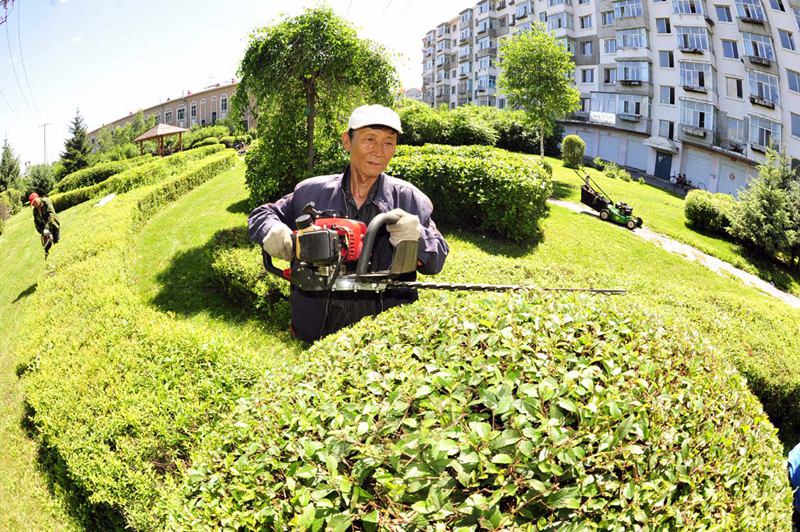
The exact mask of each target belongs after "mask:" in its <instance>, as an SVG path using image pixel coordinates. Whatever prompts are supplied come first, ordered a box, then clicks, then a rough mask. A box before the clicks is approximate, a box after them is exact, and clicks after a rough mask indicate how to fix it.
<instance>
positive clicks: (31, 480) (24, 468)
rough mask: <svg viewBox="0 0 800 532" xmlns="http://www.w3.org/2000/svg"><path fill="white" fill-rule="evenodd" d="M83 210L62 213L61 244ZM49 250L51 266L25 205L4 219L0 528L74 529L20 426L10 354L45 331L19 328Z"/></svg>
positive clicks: (0, 247) (0, 253) (0, 248)
mask: <svg viewBox="0 0 800 532" xmlns="http://www.w3.org/2000/svg"><path fill="white" fill-rule="evenodd" d="M82 211H83V209H74V210H72V211H70V212H67V213H64V214H62V215H61V217H60V219H61V222H62V224H63V227H64V231H63V233H62V234H63V238H64V242H66V245H69V241H70V239H71V238H72V236H73V233H72V231H71V228H72V227H74V224H75V223H76V221H77V220H79V218H80V215H81V212H82ZM62 245H65V244H60V245H59V246H56V248H55V250H54V251H53V253H52V254H51V258H50V260H51V264H50V265H48V264H47V263H45V261H44V252H43V251H42V247H41V245H40V243H39V235H38V233H36V230H35V228H34V225H33V216H32V214H31V211H30V209H26V210H24V211H22V212H21V213H19V214H17V215H16V216H14V217H13V218H12V219H10V220H9V221H8V224H7V225H6V227H5V231H4V232H3V234H2V235H0V277H2V281H0V442H2V452H0V530H74V529H77V527H76V526H75V524H74V523H73V521H72V520H71V519H70V518H69V517H68V516H67V514H66V512H65V511H64V509H63V507H62V505H61V504H60V502H59V500H58V497H54V496H53V494H52V493H51V492H50V491H49V488H48V482H47V478H46V475H45V474H42V471H40V467H39V463H38V458H37V449H36V444H35V443H34V442H33V441H32V440H31V439H29V438H28V437H27V436H26V434H25V431H24V430H23V428H22V419H23V392H22V387H21V386H20V384H19V381H18V379H17V376H16V373H15V360H14V357H13V355H12V353H11V352H10V347H11V344H12V342H13V339H14V338H16V337H22V338H31V339H33V338H34V337H42V336H46V335H47V328H46V325H45V324H42V326H41V327H40V328H37V329H30V328H23V327H22V323H23V316H24V315H25V314H26V312H27V311H28V308H29V304H30V301H31V299H32V297H33V296H34V294H35V293H36V289H37V287H38V279H39V278H40V276H42V275H45V272H46V271H48V267H49V266H52V262H57V261H58V256H59V247H60V246H62Z"/></svg>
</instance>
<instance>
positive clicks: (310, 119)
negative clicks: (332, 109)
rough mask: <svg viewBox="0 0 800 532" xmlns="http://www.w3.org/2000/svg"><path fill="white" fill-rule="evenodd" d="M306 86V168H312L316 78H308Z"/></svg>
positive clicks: (315, 114) (308, 169)
mask: <svg viewBox="0 0 800 532" xmlns="http://www.w3.org/2000/svg"><path fill="white" fill-rule="evenodd" d="M305 86H306V112H307V113H308V114H307V116H306V170H307V171H308V172H309V173H311V171H312V170H313V169H314V119H315V118H316V117H317V80H316V78H308V79H307V80H306V81H305Z"/></svg>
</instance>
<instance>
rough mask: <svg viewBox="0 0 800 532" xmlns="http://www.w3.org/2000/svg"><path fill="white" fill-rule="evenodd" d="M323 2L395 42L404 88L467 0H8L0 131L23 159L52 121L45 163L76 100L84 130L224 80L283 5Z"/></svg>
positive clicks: (31, 155) (37, 148) (35, 152)
mask: <svg viewBox="0 0 800 532" xmlns="http://www.w3.org/2000/svg"><path fill="white" fill-rule="evenodd" d="M323 3H324V4H326V5H328V6H330V7H332V8H333V9H334V10H335V11H336V12H337V13H338V14H339V15H341V16H343V17H345V18H347V19H348V20H349V21H350V22H352V23H353V24H354V25H355V26H356V28H357V29H358V31H359V34H360V35H361V36H362V37H365V38H369V39H372V40H375V41H378V42H380V43H381V44H383V45H384V46H386V47H387V48H389V49H390V50H392V51H393V52H395V54H396V59H395V65H396V67H397V69H398V72H399V73H400V77H401V82H402V84H403V86H404V87H406V88H409V87H419V86H421V84H422V67H421V61H422V54H421V49H422V44H421V41H422V37H423V36H424V34H425V32H426V31H427V30H428V29H430V28H432V27H434V26H435V25H437V24H438V23H440V22H442V21H444V20H446V19H448V18H449V17H451V16H454V15H456V14H457V13H458V12H459V11H461V10H462V9H464V8H466V7H469V6H472V5H474V1H470V0H384V1H377V0H372V1H371V0H327V1H323V0H308V1H291V2H288V1H274V0H227V1H222V2H220V1H218V0H191V1H189V0H184V1H178V0H160V1H154V0H135V1H134V0H15V1H14V5H13V8H12V9H11V10H10V12H9V16H8V21H7V22H6V23H5V24H2V25H0V92H2V95H3V96H5V100H7V101H4V99H3V98H2V97H0V137H5V136H7V137H8V140H9V142H10V144H11V146H12V148H13V150H14V152H15V153H16V155H17V156H19V157H20V159H21V161H22V162H23V164H24V163H26V162H31V163H33V164H37V163H41V162H44V150H43V128H41V127H39V126H40V125H41V124H44V123H46V122H49V123H50V125H49V126H47V128H46V131H47V160H48V162H52V161H53V160H55V159H56V158H57V157H58V155H59V153H60V152H61V151H62V150H63V147H64V140H65V139H66V137H67V135H68V127H69V123H70V121H71V120H72V118H73V116H74V115H75V109H76V108H79V109H80V111H81V114H82V115H83V118H84V120H85V121H86V124H87V126H88V128H89V129H90V130H92V129H95V128H97V127H99V126H101V125H102V124H104V123H108V122H111V121H113V120H115V119H117V118H120V117H122V116H125V115H127V114H128V113H129V112H135V111H136V110H137V109H140V108H143V107H148V106H150V105H154V104H157V103H159V102H160V101H163V100H166V99H167V98H174V97H176V96H180V95H181V92H182V91H186V90H191V91H198V90H200V89H202V88H204V87H207V86H209V85H212V84H214V83H218V82H226V81H229V80H230V79H231V78H233V77H234V76H235V75H236V70H237V67H238V64H239V60H240V59H241V56H242V54H243V52H244V49H245V47H246V44H247V38H248V35H249V34H250V32H251V31H252V30H253V29H255V28H258V27H262V26H266V25H269V24H270V23H274V22H276V21H277V20H279V18H280V16H281V14H282V13H287V14H290V15H293V14H297V13H299V12H301V11H302V10H303V8H305V7H315V6H318V5H321V4H323ZM20 44H21V48H22V54H20ZM15 70H16V76H15V72H14V71H15ZM26 72H27V79H26V75H25V73H26ZM17 80H19V81H17ZM28 85H30V90H29V89H28ZM0 141H1V139H0Z"/></svg>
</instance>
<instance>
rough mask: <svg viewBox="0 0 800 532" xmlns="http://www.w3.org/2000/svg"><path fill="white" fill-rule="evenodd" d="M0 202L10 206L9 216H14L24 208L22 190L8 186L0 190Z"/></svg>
mask: <svg viewBox="0 0 800 532" xmlns="http://www.w3.org/2000/svg"><path fill="white" fill-rule="evenodd" d="M0 203H4V204H5V205H6V207H7V208H8V212H9V216H13V215H15V214H17V213H18V212H19V211H21V210H22V192H20V191H19V190H17V189H15V188H8V189H6V190H4V191H3V192H0Z"/></svg>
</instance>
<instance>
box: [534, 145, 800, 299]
mask: <svg viewBox="0 0 800 532" xmlns="http://www.w3.org/2000/svg"><path fill="white" fill-rule="evenodd" d="M547 160H548V162H550V164H552V165H553V180H554V185H555V186H554V192H555V196H556V197H558V198H559V199H564V200H568V201H574V202H576V203H577V202H580V198H581V194H580V186H581V184H582V180H581V179H580V178H579V177H578V175H577V174H576V173H575V171H574V170H571V169H569V168H564V166H563V164H562V163H561V161H560V160H558V159H554V158H551V157H548V158H547ZM586 171H587V172H588V173H589V175H590V176H591V177H592V179H594V180H595V181H596V182H597V183H598V184H599V185H600V187H602V188H603V190H605V191H606V192H607V193H608V194H609V195H610V196H611V198H612V199H613V200H614V201H624V202H625V203H627V204H629V205H631V206H633V208H634V210H633V213H634V214H635V215H637V216H640V217H642V219H643V220H644V225H645V226H646V227H648V228H650V229H652V230H653V231H656V232H658V233H663V234H665V235H667V236H669V237H672V238H674V239H675V240H679V241H681V242H684V243H686V244H689V245H691V246H694V247H696V248H697V249H699V250H700V251H703V252H705V253H708V254H709V255H713V256H714V257H717V258H719V259H722V260H724V261H726V262H729V263H730V264H733V265H734V266H736V267H737V268H740V269H742V270H745V271H747V272H749V273H752V274H755V275H758V276H759V277H761V278H762V279H765V280H767V281H769V282H771V283H773V284H774V285H775V286H777V287H778V288H781V289H782V290H785V291H787V292H790V293H792V294H794V295H798V296H800V276H798V275H797V274H791V273H789V272H786V271H782V270H781V269H780V268H778V267H777V266H776V265H775V264H772V263H769V262H766V261H764V260H761V259H758V258H756V257H753V256H751V255H749V254H748V253H747V251H746V250H745V249H744V248H743V247H742V246H740V245H739V244H736V243H735V242H731V241H729V240H725V239H723V238H721V237H719V236H716V235H710V234H703V233H701V232H698V231H696V230H694V229H692V228H690V227H689V226H688V225H687V223H686V217H685V216H684V211H683V207H684V199H683V198H682V197H680V196H679V195H678V194H673V193H671V192H669V191H666V190H661V189H659V188H657V187H653V186H651V185H647V184H640V183H638V182H637V181H631V182H625V181H622V180H619V179H609V178H607V177H605V176H604V175H603V174H602V173H601V172H599V171H598V170H595V169H594V168H588V167H587V168H586Z"/></svg>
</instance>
